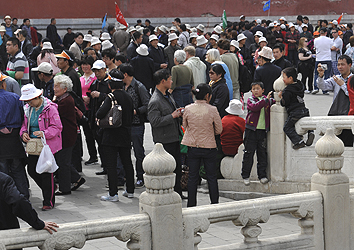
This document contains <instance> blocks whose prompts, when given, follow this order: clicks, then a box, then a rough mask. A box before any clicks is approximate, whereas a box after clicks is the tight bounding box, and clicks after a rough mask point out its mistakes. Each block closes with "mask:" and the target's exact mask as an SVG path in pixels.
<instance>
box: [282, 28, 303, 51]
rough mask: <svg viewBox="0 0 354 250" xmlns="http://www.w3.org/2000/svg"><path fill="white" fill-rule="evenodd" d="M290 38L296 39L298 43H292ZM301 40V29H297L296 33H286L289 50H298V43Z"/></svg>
mask: <svg viewBox="0 0 354 250" xmlns="http://www.w3.org/2000/svg"><path fill="white" fill-rule="evenodd" d="M288 40H296V43H290V42H288ZM299 40H300V33H299V31H297V30H295V31H294V33H291V31H288V32H286V35H285V42H286V43H287V44H288V50H296V48H297V45H298V44H299Z"/></svg>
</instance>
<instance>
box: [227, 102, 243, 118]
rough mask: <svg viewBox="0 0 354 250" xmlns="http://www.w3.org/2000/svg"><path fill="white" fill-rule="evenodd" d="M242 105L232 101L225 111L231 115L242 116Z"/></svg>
mask: <svg viewBox="0 0 354 250" xmlns="http://www.w3.org/2000/svg"><path fill="white" fill-rule="evenodd" d="M242 107H243V105H242V103H241V102H240V101H239V100H237V99H232V100H231V101H230V103H229V106H228V107H227V108H226V109H225V111H226V112H227V113H229V114H231V115H243V114H244V111H243V110H242Z"/></svg>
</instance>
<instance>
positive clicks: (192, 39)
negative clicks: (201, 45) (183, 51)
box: [187, 33, 198, 48]
mask: <svg viewBox="0 0 354 250" xmlns="http://www.w3.org/2000/svg"><path fill="white" fill-rule="evenodd" d="M197 37H198V34H197V33H191V34H190V35H189V43H188V44H187V46H193V47H194V48H195V47H197Z"/></svg>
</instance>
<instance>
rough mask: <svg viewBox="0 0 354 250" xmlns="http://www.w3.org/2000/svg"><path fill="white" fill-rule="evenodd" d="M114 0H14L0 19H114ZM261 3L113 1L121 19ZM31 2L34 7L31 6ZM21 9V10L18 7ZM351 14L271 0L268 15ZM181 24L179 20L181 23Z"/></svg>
mask: <svg viewBox="0 0 354 250" xmlns="http://www.w3.org/2000/svg"><path fill="white" fill-rule="evenodd" d="M114 2H115V1H114V0H15V1H6V8H1V9H0V16H1V17H3V16H5V15H11V17H18V18H21V19H22V18H25V17H28V18H30V19H31V18H48V19H50V18H51V17H55V18H99V17H102V16H104V14H105V13H106V12H107V13H108V15H109V17H114V16H115V6H114ZM264 2H265V0H207V1H203V0H194V1H191V0H165V1H163V0H162V1H161V0H120V1H119V0H117V3H118V5H119V6H120V9H121V11H122V12H123V15H124V17H126V18H142V19H144V18H151V17H200V16H202V15H203V14H206V13H210V14H212V15H215V16H221V14H222V11H223V10H224V9H225V10H226V14H227V16H239V15H241V14H244V15H246V16H247V15H249V16H257V15H267V12H263V10H262V7H263V4H264ZM34 3H35V4H34ZM19 6H21V7H19ZM342 12H344V13H348V14H354V1H353V0H339V1H338V0H337V1H335V0H273V2H272V3H271V10H270V15H272V16H274V15H275V16H286V15H294V16H296V15H298V14H302V15H327V14H338V15H340V14H341V13H342ZM182 21H183V20H182Z"/></svg>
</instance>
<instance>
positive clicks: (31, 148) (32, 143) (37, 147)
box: [26, 108, 43, 155]
mask: <svg viewBox="0 0 354 250" xmlns="http://www.w3.org/2000/svg"><path fill="white" fill-rule="evenodd" d="M32 109H33V108H30V110H29V113H30V114H29V117H28V119H27V133H28V134H30V123H31V115H32ZM42 149H43V143H42V141H41V138H31V139H30V140H29V141H28V142H27V144H26V152H27V154H29V155H40V154H41V152H42Z"/></svg>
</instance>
